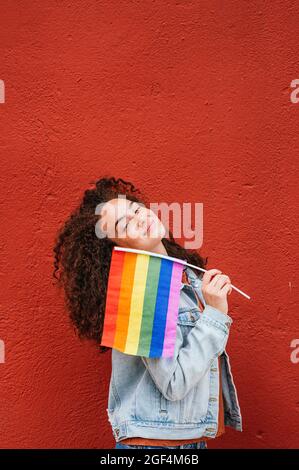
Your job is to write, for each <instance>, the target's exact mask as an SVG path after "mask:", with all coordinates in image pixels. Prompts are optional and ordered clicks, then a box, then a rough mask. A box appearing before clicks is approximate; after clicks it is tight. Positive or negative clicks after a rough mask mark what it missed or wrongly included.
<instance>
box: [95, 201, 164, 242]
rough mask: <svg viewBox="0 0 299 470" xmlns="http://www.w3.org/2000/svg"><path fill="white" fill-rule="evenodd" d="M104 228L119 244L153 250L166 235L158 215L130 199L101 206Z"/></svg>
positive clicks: (101, 225)
mask: <svg viewBox="0 0 299 470" xmlns="http://www.w3.org/2000/svg"><path fill="white" fill-rule="evenodd" d="M99 223H100V229H101V231H102V232H104V233H105V234H106V236H108V238H110V239H111V240H113V241H114V242H115V243H116V244H117V245H118V246H123V247H126V248H135V249H138V250H147V251H153V249H154V248H155V247H156V246H157V245H158V244H160V243H161V239H162V238H163V237H164V236H165V233H166V231H165V227H164V225H163V224H162V222H161V221H160V219H159V218H158V217H157V216H156V214H155V213H154V212H153V211H152V210H151V209H148V208H146V207H144V206H143V205H142V204H141V203H138V202H134V201H131V200H130V199H126V198H115V199H110V201H108V202H106V203H105V204H104V205H103V207H102V208H101V212H100V221H99Z"/></svg>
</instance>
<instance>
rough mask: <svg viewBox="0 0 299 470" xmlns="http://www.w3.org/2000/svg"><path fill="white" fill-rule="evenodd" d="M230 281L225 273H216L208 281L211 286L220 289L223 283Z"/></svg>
mask: <svg viewBox="0 0 299 470" xmlns="http://www.w3.org/2000/svg"><path fill="white" fill-rule="evenodd" d="M227 282H229V283H230V282H231V281H230V278H229V277H228V276H227V275H226V274H217V275H216V276H215V277H214V278H213V279H212V280H211V282H210V285H211V286H214V287H215V288H217V289H221V288H222V287H223V286H224V284H226V283H227Z"/></svg>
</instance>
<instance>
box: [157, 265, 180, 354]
mask: <svg viewBox="0 0 299 470" xmlns="http://www.w3.org/2000/svg"><path fill="white" fill-rule="evenodd" d="M184 267H185V266H184V265H183V264H181V263H176V262H174V263H173V267H172V277H171V284H170V293H169V303H168V310H167V320H166V327H165V335H164V343H163V353H162V356H163V357H172V356H173V353H174V348H175V340H176V325H177V318H178V312H179V302H180V295H181V283H182V273H183V269H184Z"/></svg>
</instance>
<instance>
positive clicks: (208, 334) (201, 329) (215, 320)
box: [141, 305, 233, 401]
mask: <svg viewBox="0 0 299 470" xmlns="http://www.w3.org/2000/svg"><path fill="white" fill-rule="evenodd" d="M232 322H233V320H232V318H231V317H230V316H229V315H227V314H225V313H223V312H221V311H220V310H218V309H216V308H214V307H212V306H211V305H206V306H205V308H204V310H203V312H202V313H201V315H200V317H199V318H198V320H197V321H196V322H195V323H194V326H193V327H192V329H191V331H190V332H189V334H188V335H187V336H186V337H185V338H184V337H183V334H182V331H181V327H180V325H179V324H177V335H176V343H175V351H174V355H173V357H159V358H151V357H144V356H141V359H142V361H143V363H144V365H145V367H146V368H147V370H148V372H149V374H150V376H151V378H152V379H153V381H154V382H155V384H156V386H157V388H158V389H159V390H160V392H161V393H162V394H163V395H164V397H165V398H166V399H167V400H172V401H175V400H181V399H182V398H184V397H185V395H187V393H188V392H189V391H190V390H191V388H192V387H194V386H195V385H196V384H197V382H199V381H200V379H201V378H202V377H203V376H204V374H205V373H206V372H207V371H208V369H209V367H210V365H211V363H212V361H213V360H214V359H215V358H216V357H218V356H219V355H221V354H222V352H223V351H224V349H225V346H226V343H227V340H228V336H229V328H230V325H231V323H232ZM183 328H184V326H183ZM188 328H190V327H188ZM183 343H184V345H183Z"/></svg>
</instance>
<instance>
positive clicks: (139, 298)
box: [125, 254, 150, 355]
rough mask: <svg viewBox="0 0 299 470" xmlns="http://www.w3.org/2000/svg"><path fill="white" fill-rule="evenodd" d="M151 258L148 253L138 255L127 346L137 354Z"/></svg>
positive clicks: (131, 352) (132, 352) (129, 350)
mask: <svg viewBox="0 0 299 470" xmlns="http://www.w3.org/2000/svg"><path fill="white" fill-rule="evenodd" d="M149 259H150V257H149V256H148V255H142V254H139V255H137V260H136V266H135V277H134V282H133V289H132V298H131V308H130V318H129V325H128V334H127V342H126V348H125V352H126V353H127V354H134V355H136V354H137V351H138V345H139V337H140V330H141V323H142V312H143V302H144V293H145V288H146V278H147V272H148V264H149Z"/></svg>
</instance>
